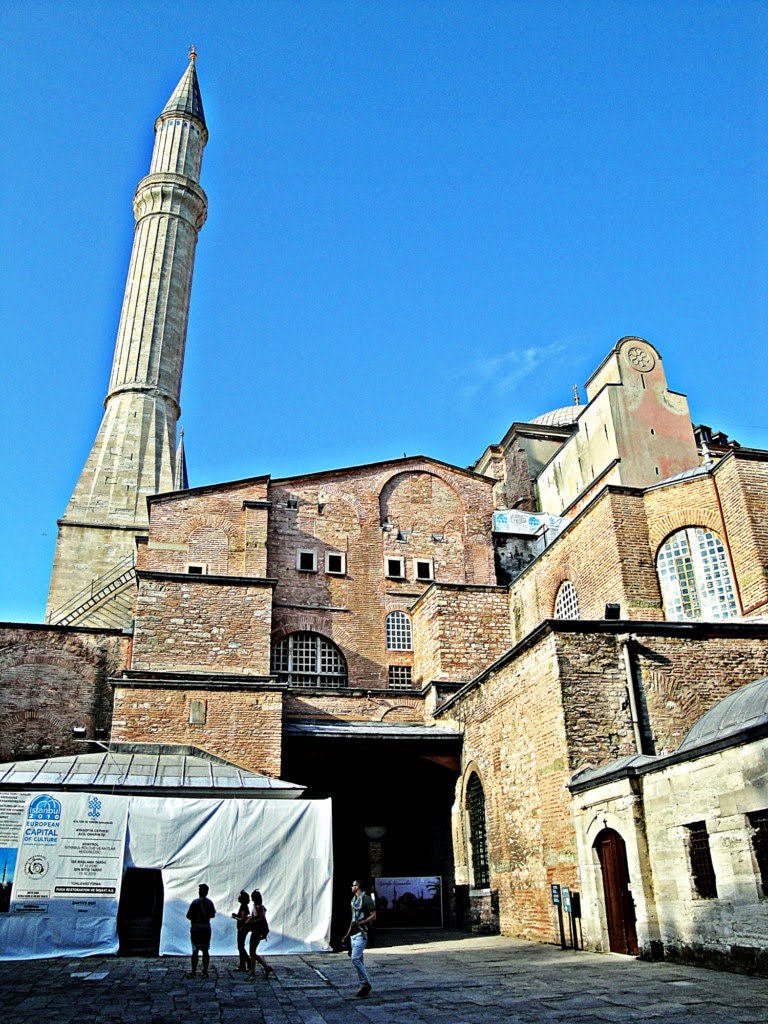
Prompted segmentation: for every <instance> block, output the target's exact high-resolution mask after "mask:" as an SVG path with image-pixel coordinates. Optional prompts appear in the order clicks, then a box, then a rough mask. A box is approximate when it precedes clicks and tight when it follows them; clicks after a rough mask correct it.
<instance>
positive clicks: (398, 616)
mask: <svg viewBox="0 0 768 1024" xmlns="http://www.w3.org/2000/svg"><path fill="white" fill-rule="evenodd" d="M387 650H388V651H412V650H413V637H412V635H411V620H410V619H409V618H408V616H407V615H406V614H405V612H390V613H389V615H388V616H387Z"/></svg>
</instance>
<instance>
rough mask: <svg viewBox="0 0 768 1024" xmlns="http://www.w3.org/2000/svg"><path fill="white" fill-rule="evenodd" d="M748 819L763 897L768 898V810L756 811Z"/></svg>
mask: <svg viewBox="0 0 768 1024" xmlns="http://www.w3.org/2000/svg"><path fill="white" fill-rule="evenodd" d="M747 818H748V820H749V824H750V825H751V826H752V850H753V852H754V854H755V864H756V865H757V870H758V871H759V873H760V884H761V885H762V888H763V892H762V895H763V896H766V897H768V810H764V811H754V812H753V813H752V814H748V815H747Z"/></svg>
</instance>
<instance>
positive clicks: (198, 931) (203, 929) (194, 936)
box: [189, 925, 211, 953]
mask: <svg viewBox="0 0 768 1024" xmlns="http://www.w3.org/2000/svg"><path fill="white" fill-rule="evenodd" d="M189 938H190V941H191V943H192V949H199V950H201V951H202V952H203V953H207V952H208V947H209V946H210V944H211V926H210V925H192V927H191V928H190V929H189Z"/></svg>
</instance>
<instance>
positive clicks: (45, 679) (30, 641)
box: [0, 623, 129, 761]
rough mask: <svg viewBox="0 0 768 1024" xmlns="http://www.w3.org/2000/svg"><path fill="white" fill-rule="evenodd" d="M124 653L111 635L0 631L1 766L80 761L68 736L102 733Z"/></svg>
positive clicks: (24, 628)
mask: <svg viewBox="0 0 768 1024" xmlns="http://www.w3.org/2000/svg"><path fill="white" fill-rule="evenodd" d="M128 646H129V638H128V637H127V636H125V635H123V634H122V633H120V632H117V631H115V630H94V629H67V628H64V627H57V626H31V625H13V624H9V623H3V624H0V692H1V694H2V715H1V716H0V761H13V760H17V759H18V760H23V759H25V758H39V757H57V756H60V755H63V754H75V753H83V752H84V747H83V745H79V744H76V743H75V742H74V739H73V736H72V729H73V727H74V726H82V727H84V728H85V729H86V734H87V736H88V737H92V736H93V733H94V730H95V729H108V728H109V722H110V714H111V708H112V693H111V690H110V688H109V685H108V682H107V680H108V679H109V677H110V676H111V675H114V674H116V673H117V672H119V671H121V670H122V668H123V667H124V666H125V660H126V657H127V653H128Z"/></svg>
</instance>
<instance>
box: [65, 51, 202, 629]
mask: <svg viewBox="0 0 768 1024" xmlns="http://www.w3.org/2000/svg"><path fill="white" fill-rule="evenodd" d="M196 60H197V53H196V52H195V48H194V47H192V48H191V50H190V54H189V67H188V68H187V70H186V71H185V72H184V74H183V76H182V78H181V81H180V82H179V84H178V85H177V86H176V88H175V90H174V92H173V95H172V96H171V98H170V99H169V100H168V102H167V103H166V105H165V108H164V109H163V112H162V113H161V114H160V116H159V117H158V119H157V121H156V122H155V145H154V150H153V153H152V164H151V166H150V169H149V174H148V175H147V176H146V177H145V178H143V179H142V180H141V181H140V182H139V184H138V187H137V189H136V195H135V196H134V199H133V209H134V214H135V217H136V229H135V234H134V240H133V249H132V251H131V262H130V266H129V269H128V280H127V283H126V286H125V297H124V299H123V308H122V313H121V314H120V324H119V327H118V330H117V342H116V344H115V356H114V361H113V364H112V376H111V378H110V382H109V391H108V393H107V397H106V399H105V402H104V410H105V411H104V418H103V420H102V423H101V427H100V428H99V432H98V435H97V437H96V441H95V443H94V445H93V449H92V450H91V453H90V455H89V456H88V459H87V461H86V463H85V467H84V468H83V471H82V473H81V474H80V479H79V480H78V482H77V486H76V487H75V490H74V493H73V494H72V497H71V499H70V501H69V504H68V505H67V509H66V511H65V513H64V517H63V518H62V519H60V520H59V534H58V540H57V542H56V554H55V557H54V563H53V572H52V575H51V586H50V590H49V594H48V612H47V618H48V620H49V621H51V622H64V623H76V624H77V625H127V624H128V622H130V618H131V614H130V610H129V606H130V601H129V600H128V595H127V594H125V593H124V594H123V598H122V602H121V601H119V600H117V597H113V596H112V595H113V594H116V593H117V592H119V591H120V589H121V587H122V588H123V590H130V589H131V588H132V580H131V579H123V577H126V576H132V573H131V567H132V564H133V555H134V551H135V541H136V537H137V536H138V535H140V534H142V533H146V530H147V508H146V498H147V496H148V495H150V494H157V493H159V492H163V491H171V490H173V489H174V486H175V483H176V424H177V421H178V419H179V414H180V409H179V393H180V390H181V372H182V367H183V365H184V345H185V342H186V337H187V318H188V316H189V298H190V290H191V287H192V270H193V267H194V262H195V247H196V245H197V235H198V232H199V230H200V228H201V227H202V226H203V224H204V223H205V218H206V215H207V209H208V200H207V198H206V195H205V193H204V192H203V190H202V189H201V188H200V185H199V183H198V182H199V178H200V166H201V164H202V159H203V148H204V147H205V144H206V142H207V141H208V129H207V128H206V125H205V116H204V114H203V103H202V100H201V98H200V88H199V86H198V82H197V72H196V70H195V61H196ZM113 577H114V580H113V579H112V578H113ZM115 581H116V583H115ZM120 581H122V582H120ZM110 587H112V590H111V591H110V593H109V594H106V595H105V594H104V593H103V591H104V590H105V589H106V590H109V588H110ZM91 591H92V592H93V593H92V594H91ZM105 598H106V601H105ZM116 602H117V603H116ZM118 605H121V610H120V609H118ZM86 606H87V607H86Z"/></svg>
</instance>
